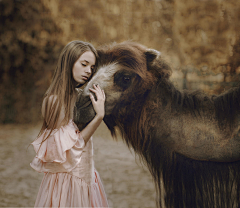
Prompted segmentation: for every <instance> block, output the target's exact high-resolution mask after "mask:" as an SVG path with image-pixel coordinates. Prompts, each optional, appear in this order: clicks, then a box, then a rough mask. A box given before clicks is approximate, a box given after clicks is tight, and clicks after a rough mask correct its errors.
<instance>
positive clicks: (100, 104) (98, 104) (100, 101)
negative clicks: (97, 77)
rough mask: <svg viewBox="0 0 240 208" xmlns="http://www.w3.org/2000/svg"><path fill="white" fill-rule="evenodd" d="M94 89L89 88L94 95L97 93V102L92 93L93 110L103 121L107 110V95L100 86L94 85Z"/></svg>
mask: <svg viewBox="0 0 240 208" xmlns="http://www.w3.org/2000/svg"><path fill="white" fill-rule="evenodd" d="M93 88H94V89H92V88H89V90H90V91H91V92H93V93H95V95H96V97H97V100H95V98H94V96H93V94H92V93H90V99H91V101H92V105H93V108H94V110H95V112H96V114H97V116H99V117H100V118H101V119H103V117H104V115H105V108H104V103H105V93H104V91H103V90H102V89H101V88H100V86H99V85H95V84H94V85H93Z"/></svg>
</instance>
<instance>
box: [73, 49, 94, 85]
mask: <svg viewBox="0 0 240 208" xmlns="http://www.w3.org/2000/svg"><path fill="white" fill-rule="evenodd" d="M95 62H96V57H95V55H94V53H93V52H92V51H86V52H84V53H83V54H82V55H81V56H80V57H79V58H78V60H77V61H76V62H75V64H74V65H73V69H72V75H73V79H74V80H75V81H76V82H77V85H78V84H84V83H85V82H86V81H88V79H89V78H90V76H91V74H92V71H93V69H94V67H95Z"/></svg>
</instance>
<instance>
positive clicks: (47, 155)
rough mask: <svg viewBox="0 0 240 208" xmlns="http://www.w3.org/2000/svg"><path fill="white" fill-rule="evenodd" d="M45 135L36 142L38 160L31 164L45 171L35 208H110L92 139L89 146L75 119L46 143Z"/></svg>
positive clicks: (47, 131)
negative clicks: (97, 165) (94, 159)
mask: <svg viewBox="0 0 240 208" xmlns="http://www.w3.org/2000/svg"><path fill="white" fill-rule="evenodd" d="M44 133H46V134H47V133H49V130H45V132H44ZM44 133H43V134H42V136H40V137H39V138H37V139H36V140H35V141H34V142H33V143H32V145H33V147H34V149H35V151H36V157H35V158H34V159H33V161H32V163H31V164H30V165H31V167H32V168H33V169H35V170H36V171H38V172H44V177H43V180H42V183H41V186H40V188H39V192H38V195H37V199H36V203H35V207H108V202H107V198H106V194H105V191H104V188H103V185H102V182H101V179H100V177H99V174H98V172H97V171H96V170H95V169H94V163H93V148H92V138H91V139H90V140H89V141H88V142H87V144H85V142H84V140H83V138H82V137H81V134H80V133H79V132H78V128H77V126H76V125H75V124H74V122H73V121H72V120H70V121H69V123H68V124H67V125H66V126H62V127H61V128H60V129H58V130H54V131H53V132H52V133H51V135H50V137H49V138H48V139H47V140H46V141H44V142H42V141H43V138H44Z"/></svg>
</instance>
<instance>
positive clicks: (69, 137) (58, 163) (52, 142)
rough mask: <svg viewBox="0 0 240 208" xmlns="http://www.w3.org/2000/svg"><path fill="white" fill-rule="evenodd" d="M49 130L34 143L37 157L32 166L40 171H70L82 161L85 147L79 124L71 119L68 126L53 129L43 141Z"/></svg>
mask: <svg viewBox="0 0 240 208" xmlns="http://www.w3.org/2000/svg"><path fill="white" fill-rule="evenodd" d="M48 131H50V130H47V129H46V130H45V131H44V132H43V134H42V135H41V136H40V137H39V138H37V139H36V140H35V141H34V142H33V143H32V145H33V147H34V150H35V152H36V157H35V158H34V159H33V161H32V162H31V163H30V165H31V167H32V168H33V169H35V170H36V171H38V172H52V173H56V172H70V171H71V170H72V169H74V168H75V167H76V166H77V164H78V163H79V162H80V160H81V155H82V152H83V149H84V147H85V142H84V140H83V138H82V136H81V134H80V133H79V131H78V128H77V126H76V125H75V124H74V122H73V121H72V120H70V121H69V123H68V124H67V125H66V126H62V127H60V128H59V129H55V130H53V131H52V133H51V135H50V136H49V138H48V139H47V140H46V141H44V142H42V141H43V139H44V135H45V133H46V134H47V133H48ZM41 143H42V144H41Z"/></svg>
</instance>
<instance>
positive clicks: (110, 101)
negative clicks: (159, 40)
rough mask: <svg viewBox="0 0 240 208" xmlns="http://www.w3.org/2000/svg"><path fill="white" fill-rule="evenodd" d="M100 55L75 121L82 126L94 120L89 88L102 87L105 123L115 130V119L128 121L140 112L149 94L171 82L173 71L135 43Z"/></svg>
mask: <svg viewBox="0 0 240 208" xmlns="http://www.w3.org/2000/svg"><path fill="white" fill-rule="evenodd" d="M98 54H99V64H98V70H97V72H96V73H95V74H94V76H93V77H92V79H91V80H90V81H89V82H88V84H87V85H86V87H85V88H84V90H83V92H82V94H81V95H79V97H78V99H77V102H76V107H75V110H74V116H75V118H74V121H75V123H76V124H77V125H79V124H80V123H84V124H86V123H88V122H89V121H91V120H92V119H93V117H94V116H95V112H94V109H93V106H92V104H91V101H90V99H89V93H90V91H89V88H92V86H93V84H99V85H100V87H101V88H102V89H103V90H104V92H105V94H106V102H105V118H104V121H105V123H106V124H107V126H108V128H109V129H110V130H113V128H114V126H115V125H116V123H115V121H116V119H117V120H121V119H123V116H124V117H126V115H128V118H129V116H130V115H133V113H134V112H135V111H139V110H141V109H140V108H141V105H142V102H143V101H144V100H145V99H146V98H147V96H148V93H149V91H150V90H151V89H152V88H153V87H154V86H155V84H156V83H157V82H158V81H159V80H161V79H168V78H169V76H170V74H171V69H170V68H169V66H168V65H166V64H165V63H164V62H163V60H162V59H161V57H160V52H158V51H156V50H153V49H147V48H146V47H144V46H142V45H140V44H138V43H134V42H124V43H120V44H112V45H108V46H104V47H102V48H100V49H99V50H98ZM125 122H126V121H125Z"/></svg>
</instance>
